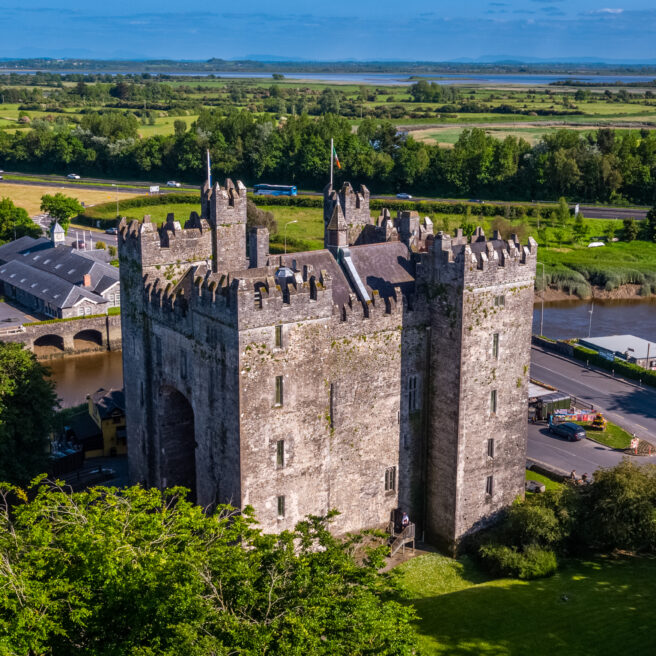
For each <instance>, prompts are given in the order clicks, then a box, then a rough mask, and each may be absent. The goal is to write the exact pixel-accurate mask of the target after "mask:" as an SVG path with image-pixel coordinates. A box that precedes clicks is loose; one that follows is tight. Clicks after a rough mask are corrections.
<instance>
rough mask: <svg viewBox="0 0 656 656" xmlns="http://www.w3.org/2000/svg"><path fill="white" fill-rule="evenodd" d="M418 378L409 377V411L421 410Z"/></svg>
mask: <svg viewBox="0 0 656 656" xmlns="http://www.w3.org/2000/svg"><path fill="white" fill-rule="evenodd" d="M417 388H418V385H417V376H409V377H408V410H409V411H410V412H413V411H415V410H418V409H419V395H418V393H417Z"/></svg>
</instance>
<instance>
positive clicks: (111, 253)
mask: <svg viewBox="0 0 656 656" xmlns="http://www.w3.org/2000/svg"><path fill="white" fill-rule="evenodd" d="M107 252H108V253H109V254H110V255H111V256H112V257H116V246H110V247H109V248H108V249H107Z"/></svg>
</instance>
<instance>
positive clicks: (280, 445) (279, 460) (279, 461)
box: [276, 440, 285, 469]
mask: <svg viewBox="0 0 656 656" xmlns="http://www.w3.org/2000/svg"><path fill="white" fill-rule="evenodd" d="M284 466H285V440H278V441H277V442H276V469H283V468H284Z"/></svg>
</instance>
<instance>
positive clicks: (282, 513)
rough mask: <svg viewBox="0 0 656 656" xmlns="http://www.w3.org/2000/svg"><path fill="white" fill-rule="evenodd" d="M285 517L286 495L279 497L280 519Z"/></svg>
mask: <svg viewBox="0 0 656 656" xmlns="http://www.w3.org/2000/svg"><path fill="white" fill-rule="evenodd" d="M284 517H285V497H278V519H284Z"/></svg>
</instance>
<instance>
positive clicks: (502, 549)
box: [478, 544, 558, 581]
mask: <svg viewBox="0 0 656 656" xmlns="http://www.w3.org/2000/svg"><path fill="white" fill-rule="evenodd" d="M478 553H479V556H480V558H481V560H482V561H483V564H484V565H485V566H486V568H487V569H488V570H489V571H490V573H491V574H493V575H494V576H512V577H514V578H518V579H523V580H525V581H527V580H530V579H538V578H543V577H545V576H552V575H553V574H555V572H556V570H557V569H558V560H557V559H556V553H555V552H554V551H553V550H552V549H548V548H544V547H538V546H536V545H531V546H529V547H526V549H525V550H524V551H519V550H517V549H516V548H513V547H507V546H505V545H498V544H487V545H483V546H482V547H480V548H479V552H478Z"/></svg>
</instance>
